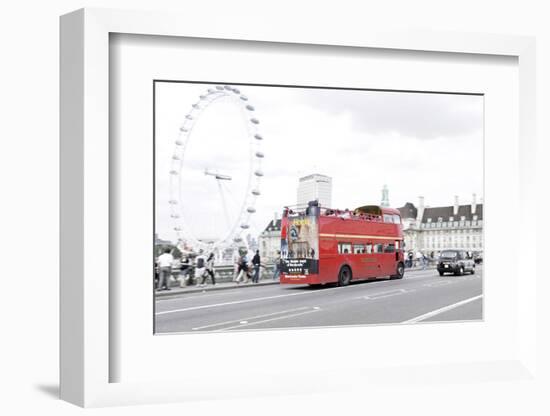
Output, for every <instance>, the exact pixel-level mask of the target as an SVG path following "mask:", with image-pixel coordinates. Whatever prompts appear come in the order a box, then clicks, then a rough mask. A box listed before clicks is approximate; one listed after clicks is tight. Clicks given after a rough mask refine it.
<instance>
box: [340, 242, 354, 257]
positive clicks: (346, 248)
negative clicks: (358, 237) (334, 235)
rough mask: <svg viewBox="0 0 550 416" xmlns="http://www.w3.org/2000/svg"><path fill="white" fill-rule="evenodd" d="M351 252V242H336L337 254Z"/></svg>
mask: <svg viewBox="0 0 550 416" xmlns="http://www.w3.org/2000/svg"><path fill="white" fill-rule="evenodd" d="M348 253H351V243H338V254H348Z"/></svg>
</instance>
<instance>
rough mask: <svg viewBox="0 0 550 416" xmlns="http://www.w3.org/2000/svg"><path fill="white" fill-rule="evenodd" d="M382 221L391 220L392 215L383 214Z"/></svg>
mask: <svg viewBox="0 0 550 416" xmlns="http://www.w3.org/2000/svg"><path fill="white" fill-rule="evenodd" d="M384 222H393V215H391V214H384Z"/></svg>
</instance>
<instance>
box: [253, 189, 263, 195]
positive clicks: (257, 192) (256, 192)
mask: <svg viewBox="0 0 550 416" xmlns="http://www.w3.org/2000/svg"><path fill="white" fill-rule="evenodd" d="M260 193H261V192H260V190H259V189H253V190H252V195H255V196H259V195H260Z"/></svg>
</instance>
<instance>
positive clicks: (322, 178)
mask: <svg viewBox="0 0 550 416" xmlns="http://www.w3.org/2000/svg"><path fill="white" fill-rule="evenodd" d="M153 91H154V93H153V101H154V102H153V103H152V104H153V105H152V107H153V125H154V128H153V136H154V137H153V143H154V156H153V157H154V248H153V250H154V264H153V265H152V270H153V272H152V276H151V277H152V286H153V289H152V290H153V293H154V314H155V317H154V333H155V334H177V333H204V332H225V331H258V330H275V329H277V330H282V329H305V328H320V327H343V326H351V325H354V326H366V325H382V324H415V323H423V322H441V323H443V322H464V321H480V320H483V301H484V299H483V266H484V262H483V260H484V255H483V253H484V238H483V230H484V228H483V221H484V218H483V196H484V96H483V94H473V93H471V94H465V93H439V92H429V91H426V92H424V91H397V90H368V89H360V88H343V87H326V86H297V85H268V84H265V85H255V84H242V83H228V82H195V81H193V82H191V81H186V80H154V81H153Z"/></svg>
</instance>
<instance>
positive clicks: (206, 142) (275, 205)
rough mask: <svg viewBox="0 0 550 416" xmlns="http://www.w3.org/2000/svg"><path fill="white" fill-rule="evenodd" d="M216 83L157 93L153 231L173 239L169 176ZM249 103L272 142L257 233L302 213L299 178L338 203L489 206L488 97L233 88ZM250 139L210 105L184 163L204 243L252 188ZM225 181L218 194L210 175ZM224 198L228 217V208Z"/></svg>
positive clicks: (166, 86) (193, 216) (188, 210)
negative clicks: (314, 178)
mask: <svg viewBox="0 0 550 416" xmlns="http://www.w3.org/2000/svg"><path fill="white" fill-rule="evenodd" d="M212 87H213V86H212V85H205V84H187V83H156V230H157V233H158V234H159V236H160V237H161V238H164V239H170V240H173V241H175V240H176V237H175V232H174V231H173V227H174V224H173V222H172V219H171V218H170V216H169V212H170V211H169V205H168V200H169V199H170V197H169V189H170V186H169V179H170V178H169V176H170V175H169V171H170V163H171V156H172V154H173V151H174V142H175V140H176V139H177V137H178V133H179V130H178V129H179V127H180V125H181V124H182V122H183V119H184V117H185V115H186V114H187V113H188V112H189V110H190V109H191V105H192V104H193V103H195V102H197V101H198V99H199V95H201V94H204V93H205V92H206V90H207V89H208V88H212ZM238 88H239V89H240V90H241V92H242V93H243V94H245V95H246V96H247V97H249V99H250V102H251V103H252V104H253V105H254V107H255V109H256V111H255V114H254V115H255V116H256V117H257V118H258V119H259V120H260V125H259V131H260V133H261V134H262V136H263V137H264V138H265V140H264V141H263V152H264V153H265V158H264V160H263V161H262V170H263V171H264V174H265V176H264V177H263V178H262V183H261V191H262V195H261V197H259V198H258V200H257V203H256V209H257V213H256V214H254V216H253V221H252V223H251V231H250V232H251V234H253V235H256V234H258V233H259V232H260V231H261V230H263V229H264V228H265V226H266V225H267V223H268V222H269V221H270V220H271V219H272V218H273V216H274V214H275V212H277V213H278V214H279V215H280V213H281V210H282V208H283V207H284V206H285V205H293V204H296V189H297V186H298V178H300V177H302V176H305V175H308V174H310V173H321V174H324V175H328V176H331V177H332V178H333V193H332V194H333V196H332V205H333V207H335V208H350V209H351V208H355V207H357V206H361V205H365V204H379V203H380V200H381V190H382V187H383V186H384V185H387V186H388V188H389V197H390V204H391V206H393V207H396V208H397V207H401V206H403V205H404V204H405V203H406V202H412V203H414V204H415V205H417V204H418V197H419V196H424V197H425V203H426V205H428V206H441V205H452V204H453V200H454V195H458V196H459V198H460V203H470V202H471V198H472V193H476V194H477V195H478V202H479V198H480V197H482V196H483V97H481V96H467V95H448V94H421V93H401V92H380V91H350V90H327V89H307V88H284V87H255V86H238ZM250 142H251V140H250V138H249V137H248V135H247V130H246V123H245V122H244V120H243V117H242V113H241V112H240V110H239V108H238V107H237V106H236V105H234V104H233V103H232V102H230V101H229V100H220V101H219V102H218V101H217V102H215V103H214V104H212V105H211V106H209V107H208V109H207V110H206V111H205V112H204V113H203V114H202V116H201V117H200V119H199V120H198V121H197V123H196V125H195V129H194V130H193V134H192V136H191V138H190V141H189V145H188V148H187V150H186V154H185V162H184V168H183V170H182V181H183V183H184V185H185V186H184V189H183V190H182V198H184V199H185V200H186V201H189V203H187V204H185V208H184V212H183V214H184V218H185V220H186V222H187V224H188V225H189V227H190V229H191V231H192V232H193V233H194V234H195V235H196V236H197V237H207V238H216V237H219V235H220V234H222V233H223V232H224V231H226V230H227V224H228V223H232V222H234V217H235V216H236V214H237V212H238V210H239V209H240V206H241V204H242V201H243V198H244V195H245V191H246V188H247V183H248V182H247V181H248V174H249V150H250V147H249V146H250ZM205 169H211V170H216V171H218V172H219V173H224V174H229V175H231V176H232V180H231V181H229V182H225V183H223V184H222V186H223V188H222V190H221V191H220V189H219V185H218V183H217V182H216V181H215V179H214V178H213V177H209V176H205V175H204V170H205ZM222 198H223V199H224V201H225V205H226V206H227V207H228V209H227V212H228V216H229V218H227V217H226V215H225V214H224V213H223V211H224V210H223V209H221V207H222V206H223V205H222Z"/></svg>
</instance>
